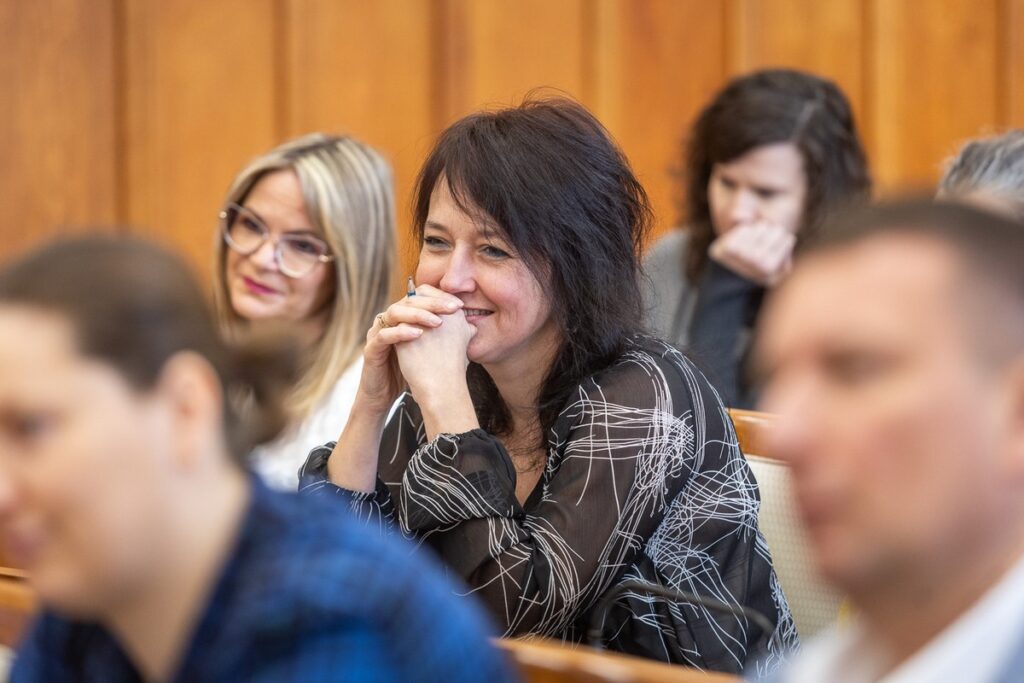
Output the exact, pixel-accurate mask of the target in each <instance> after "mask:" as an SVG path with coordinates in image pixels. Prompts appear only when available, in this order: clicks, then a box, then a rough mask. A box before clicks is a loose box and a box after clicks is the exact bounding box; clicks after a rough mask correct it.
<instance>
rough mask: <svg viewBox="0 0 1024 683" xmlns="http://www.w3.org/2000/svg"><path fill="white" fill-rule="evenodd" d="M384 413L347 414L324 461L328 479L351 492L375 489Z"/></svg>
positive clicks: (359, 412) (357, 409)
mask: <svg viewBox="0 0 1024 683" xmlns="http://www.w3.org/2000/svg"><path fill="white" fill-rule="evenodd" d="M386 419H387V414H386V413H379V412H378V411H367V410H362V409H360V407H359V405H358V403H357V405H355V406H353V408H352V412H351V413H350V414H349V418H348V423H347V424H346V425H345V430H344V431H343V432H342V433H341V436H340V437H339V438H338V443H337V444H335V446H334V450H333V451H332V452H331V457H330V459H329V460H328V461H327V477H328V478H329V479H330V480H331V483H333V484H334V485H336V486H340V487H342V488H345V489H348V490H350V491H361V492H366V493H369V492H372V491H373V490H374V489H376V487H377V461H378V454H379V452H380V440H381V434H382V433H383V431H384V422H385V420H386Z"/></svg>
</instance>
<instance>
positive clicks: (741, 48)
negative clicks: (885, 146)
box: [727, 0, 899, 139]
mask: <svg viewBox="0 0 1024 683" xmlns="http://www.w3.org/2000/svg"><path fill="white" fill-rule="evenodd" d="M897 1H899V0H897ZM728 8H729V11H728V18H727V23H728V27H729V31H730V37H729V43H730V44H729V68H730V73H731V74H733V75H734V74H739V73H744V72H747V71H751V70H753V69H758V68H765V67H773V66H783V67H792V68H797V69H804V70H807V71H811V72H814V73H816V74H819V75H822V76H825V77H827V78H830V79H832V80H834V81H835V82H836V83H837V84H838V85H839V87H841V88H842V89H843V92H845V93H846V96H847V97H848V98H849V99H850V103H851V105H852V106H853V110H854V116H855V117H856V119H857V123H858V125H859V126H860V127H861V134H862V135H863V136H864V137H865V139H869V138H870V131H869V130H866V129H865V126H864V121H865V92H864V57H865V43H866V41H865V38H866V36H865V30H864V11H865V7H864V1H863V0H839V1H832V2H821V1H820V0H729V5H728Z"/></svg>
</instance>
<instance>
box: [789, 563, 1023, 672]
mask: <svg viewBox="0 0 1024 683" xmlns="http://www.w3.org/2000/svg"><path fill="white" fill-rule="evenodd" d="M1022 633H1024V558H1022V559H1020V560H1018V561H1017V564H1016V565H1014V566H1013V568H1012V569H1010V571H1009V572H1007V573H1006V575H1005V576H1004V577H1003V578H1002V579H1001V580H1000V581H999V583H998V584H996V585H995V586H994V587H993V588H991V589H990V590H989V591H988V592H987V593H985V595H983V596H982V597H981V599H980V600H978V601H977V602H976V603H975V604H974V605H973V606H972V607H971V608H970V609H969V610H967V611H966V612H964V613H963V614H962V615H960V618H959V619H957V620H956V621H955V622H953V623H952V624H950V625H949V626H947V627H946V628H945V630H943V631H942V632H941V633H939V635H938V636H936V637H935V638H933V639H932V640H931V642H929V643H928V644H927V645H925V646H924V647H923V648H921V649H920V650H919V651H918V652H917V653H915V654H914V655H913V656H912V657H911V658H910V659H908V660H906V661H904V662H903V663H902V664H900V665H899V666H898V667H897V668H895V669H893V670H892V671H891V672H890V673H889V674H888V675H886V676H884V677H880V676H879V672H880V671H883V670H884V669H885V668H886V667H885V663H886V660H887V656H886V653H885V649H884V645H883V644H881V643H879V642H878V641H877V640H874V639H873V638H872V637H871V633H870V632H869V631H867V628H866V625H865V624H863V623H860V622H857V623H853V624H849V625H847V626H846V627H843V626H839V627H834V628H833V629H831V630H829V631H828V632H826V633H825V634H823V635H822V636H821V637H820V638H817V639H815V640H813V641H812V642H811V643H810V644H809V645H808V646H806V647H805V648H804V649H803V651H802V652H801V654H800V656H798V657H797V658H796V660H795V661H794V662H793V663H792V666H790V667H789V670H788V671H786V672H785V673H784V674H783V675H782V676H781V679H782V680H783V681H792V682H794V683H803V682H804V681H807V682H812V681H813V682H814V683H818V681H832V682H833V683H868V682H872V683H873V682H875V681H879V682H884V683H920V682H922V681H951V680H956V681H957V683H972V682H975V681H976V682H978V683H981V682H983V681H992V680H994V679H995V678H996V677H997V676H999V675H1000V674H1002V673H1003V670H1004V669H1005V668H1006V666H1007V665H1008V664H1009V661H1010V658H1011V657H1012V656H1013V655H1014V654H1016V651H1015V648H1016V647H1017V645H1018V644H1019V643H1020V640H1021V637H1022Z"/></svg>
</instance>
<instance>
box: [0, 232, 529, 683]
mask: <svg viewBox="0 0 1024 683" xmlns="http://www.w3.org/2000/svg"><path fill="white" fill-rule="evenodd" d="M289 365H290V363H289V362H288V358H287V355H286V354H283V353H282V351H280V345H275V346H274V348H273V349H271V347H270V346H269V345H267V346H266V348H261V347H260V346H257V345H255V344H252V343H250V344H248V345H242V344H240V345H238V346H237V347H236V348H232V349H228V348H226V347H225V346H224V345H223V343H222V342H221V341H220V338H219V336H218V334H217V329H216V325H215V324H214V322H213V318H212V316H211V315H210V313H209V311H208V309H207V307H206V305H205V302H204V299H203V296H202V293H201V292H200V291H199V289H198V288H197V287H196V286H195V284H194V283H193V282H192V280H191V279H190V277H189V275H188V271H187V269H186V268H185V266H184V265H183V264H182V263H180V262H179V261H178V260H177V259H175V258H173V257H171V256H170V255H168V254H167V253H165V252H163V251H161V250H159V249H157V248H156V247H153V246H150V245H147V244H145V243H141V242H135V241H128V240H119V239H110V238H87V239H81V240H76V241H69V242H64V243H57V244H55V245H54V246H51V247H49V248H45V249H43V250H41V251H38V252H35V253H33V254H31V255H29V256H26V257H25V258H24V259H22V260H20V261H18V262H16V263H14V264H12V265H9V266H7V267H6V268H4V269H3V270H2V271H0V534H2V535H0V539H2V541H3V542H4V545H5V549H6V550H7V551H8V552H9V553H10V554H11V555H13V557H14V559H15V560H16V561H17V562H18V564H19V566H21V567H23V568H24V569H25V570H26V571H27V572H28V575H29V577H30V582H31V585H32V587H33V589H34V590H35V592H36V594H37V595H38V597H39V600H40V602H41V605H42V612H41V614H40V615H39V617H38V618H37V619H36V621H35V623H34V625H33V626H32V627H31V629H30V630H29V632H28V634H27V636H26V638H25V640H24V642H23V643H22V644H21V647H20V649H19V650H18V653H17V655H16V659H15V663H14V669H13V672H12V681H14V682H15V683H26V682H29V681H40V682H42V681H45V682H47V683H50V682H53V681H72V680H73V681H135V680H148V681H309V680H317V681H330V680H345V681H371V680H372V681H445V682H447V681H453V680H454V681H466V682H468V681H478V680H492V679H493V680H509V676H508V673H507V672H506V671H505V669H504V667H503V665H502V662H501V659H500V656H499V655H498V654H497V653H496V652H495V650H494V649H493V648H492V647H491V646H490V645H488V644H487V643H486V642H485V640H484V638H483V634H484V633H485V625H484V619H483V618H482V616H481V614H480V613H479V612H478V611H477V610H476V609H475V607H474V605H473V604H472V603H468V602H466V601H460V600H457V599H456V598H454V597H452V596H451V587H450V586H449V585H448V584H447V583H446V582H445V581H444V580H443V579H442V578H441V577H440V575H439V572H438V570H436V569H435V568H433V567H431V566H428V565H427V563H426V562H424V561H423V560H422V559H418V558H414V557H409V555H408V551H407V550H406V549H404V548H402V547H400V544H398V543H397V542H394V541H386V540H384V539H380V538H379V537H377V536H376V535H374V534H371V533H369V532H368V531H367V530H366V529H365V528H364V527H363V526H362V525H361V524H360V523H358V522H356V521H353V520H352V519H351V518H350V517H349V516H348V515H347V514H345V511H344V509H342V507H341V506H339V505H337V504H334V503H332V502H331V501H314V500H304V499H301V498H299V497H298V496H296V495H294V494H285V493H277V492H272V491H270V490H269V489H267V488H266V487H265V486H264V485H263V484H262V483H260V481H259V479H258V478H256V477H255V476H253V475H251V474H249V473H247V472H246V470H245V468H244V466H243V464H242V461H241V456H242V454H245V453H247V452H248V451H249V449H250V447H251V446H252V445H253V443H255V442H257V441H260V440H263V439H267V438H270V437H272V436H273V435H274V433H275V432H276V430H277V429H278V428H279V427H280V426H281V424H282V422H283V419H282V417H281V411H280V404H279V398H280V395H281V393H282V390H286V389H287V388H288V387H289V386H290V380H291V373H290V372H289ZM240 394H251V395H252V396H253V397H254V400H253V401H250V403H255V404H257V405H258V406H259V409H255V408H253V407H250V408H249V409H248V410H247V411H246V413H245V415H246V417H245V418H241V417H239V415H238V414H237V413H236V412H235V411H234V410H233V408H232V405H233V403H234V401H232V400H230V399H232V398H237V397H238V396H239V395H240ZM382 568H384V569H382Z"/></svg>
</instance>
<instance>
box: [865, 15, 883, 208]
mask: <svg viewBox="0 0 1024 683" xmlns="http://www.w3.org/2000/svg"><path fill="white" fill-rule="evenodd" d="M873 2H874V0H860V10H861V11H860V21H861V56H860V61H861V65H860V69H861V85H860V87H861V92H860V97H861V102H862V106H863V109H862V111H863V112H864V116H863V120H862V121H861V122H860V128H861V138H862V139H863V141H864V143H865V146H866V147H867V150H865V151H866V153H867V156H868V168H869V169H870V172H871V180H872V189H871V194H872V196H877V195H878V167H877V163H878V157H879V154H878V150H879V141H878V126H877V123H876V121H875V105H876V103H877V92H876V90H875V89H876V87H877V78H876V74H875V66H876V64H877V58H878V55H877V52H876V51H877V49H878V39H877V38H878V36H877V35H876V33H875V32H876V30H877V27H876V25H875V18H876V15H875V11H874V6H873V5H872V3H873Z"/></svg>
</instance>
